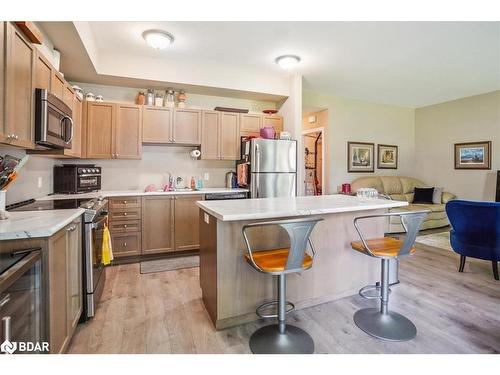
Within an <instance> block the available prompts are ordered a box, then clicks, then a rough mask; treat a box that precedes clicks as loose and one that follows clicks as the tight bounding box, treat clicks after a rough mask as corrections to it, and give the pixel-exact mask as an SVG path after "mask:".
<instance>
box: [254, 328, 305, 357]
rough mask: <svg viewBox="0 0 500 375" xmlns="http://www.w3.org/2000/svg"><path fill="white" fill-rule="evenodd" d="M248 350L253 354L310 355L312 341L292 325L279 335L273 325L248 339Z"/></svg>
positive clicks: (261, 329)
mask: <svg viewBox="0 0 500 375" xmlns="http://www.w3.org/2000/svg"><path fill="white" fill-rule="evenodd" d="M250 350H252V353H254V354H312V353H314V341H313V339H312V338H311V336H309V334H308V333H307V332H306V331H304V330H302V329H300V328H298V327H295V326H292V325H288V324H287V326H286V331H285V333H280V332H279V330H278V326H277V325H275V324H273V325H269V326H265V327H262V328H260V329H258V330H257V331H255V332H254V333H253V335H252V336H251V337H250Z"/></svg>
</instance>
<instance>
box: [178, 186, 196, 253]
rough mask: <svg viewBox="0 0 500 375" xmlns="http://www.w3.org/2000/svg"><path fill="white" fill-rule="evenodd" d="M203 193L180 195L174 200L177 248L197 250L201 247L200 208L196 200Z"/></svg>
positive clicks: (179, 249) (180, 249)
mask: <svg viewBox="0 0 500 375" xmlns="http://www.w3.org/2000/svg"><path fill="white" fill-rule="evenodd" d="M201 200H203V195H179V196H176V197H175V200H174V202H175V203H174V238H175V250H176V251H183V250H197V249H199V248H200V223H199V212H198V211H199V208H198V206H196V201H201Z"/></svg>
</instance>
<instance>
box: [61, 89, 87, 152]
mask: <svg viewBox="0 0 500 375" xmlns="http://www.w3.org/2000/svg"><path fill="white" fill-rule="evenodd" d="M71 107H72V110H73V115H72V118H73V139H72V141H71V149H65V150H64V154H65V155H67V156H71V157H75V158H80V157H82V151H83V148H82V143H83V119H82V116H83V102H82V100H81V99H80V98H79V97H78V96H76V95H73V103H72V106H71Z"/></svg>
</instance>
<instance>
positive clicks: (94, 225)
mask: <svg viewBox="0 0 500 375" xmlns="http://www.w3.org/2000/svg"><path fill="white" fill-rule="evenodd" d="M106 220H108V215H104V216H103V217H102V219H101V220H99V221H96V222H95V223H92V229H99V228H100V227H101V223H104V222H105V221H106Z"/></svg>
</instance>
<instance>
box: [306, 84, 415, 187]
mask: <svg viewBox="0 0 500 375" xmlns="http://www.w3.org/2000/svg"><path fill="white" fill-rule="evenodd" d="M303 108H316V109H328V117H329V121H328V132H327V134H325V148H326V151H325V154H326V155H325V156H326V157H325V164H326V165H325V168H326V170H327V171H328V172H327V178H328V179H329V183H328V190H327V193H329V194H332V193H335V192H337V191H339V190H340V186H341V184H342V183H344V182H351V181H352V180H354V179H355V178H357V177H361V176H370V175H380V176H385V175H400V176H404V175H408V176H415V173H416V171H415V164H414V160H415V159H414V158H415V143H414V139H415V110H414V109H412V108H405V107H397V106H391V105H384V104H376V103H368V102H363V101H359V100H352V99H346V98H340V97H335V96H329V95H323V94H320V93H316V92H312V91H309V90H304V91H303ZM348 141H358V142H372V143H375V154H376V146H377V144H389V145H397V146H398V147H399V162H398V169H396V170H392V169H381V170H378V169H377V168H376V161H375V173H348V172H347V142H348Z"/></svg>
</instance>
